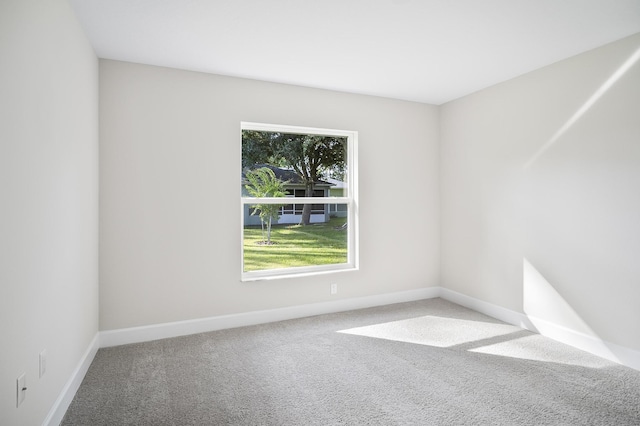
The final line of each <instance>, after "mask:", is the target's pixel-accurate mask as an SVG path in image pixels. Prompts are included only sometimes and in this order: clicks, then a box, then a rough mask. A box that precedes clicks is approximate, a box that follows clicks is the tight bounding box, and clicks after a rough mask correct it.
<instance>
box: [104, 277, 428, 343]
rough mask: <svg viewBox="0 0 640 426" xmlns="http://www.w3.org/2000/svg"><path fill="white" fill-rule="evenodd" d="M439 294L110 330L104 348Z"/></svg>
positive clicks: (418, 293) (386, 296)
mask: <svg viewBox="0 0 640 426" xmlns="http://www.w3.org/2000/svg"><path fill="white" fill-rule="evenodd" d="M439 295H440V288H439V287H426V288H420V289H416V290H407V291H401V292H397V293H388V294H380V295H374V296H364V297H356V298H350V299H337V300H335V301H330V302H321V303H312V304H307V305H299V306H291V307H286V308H279V309H270V310H263V311H253V312H246V313H241V314H232V315H221V316H216V317H209V318H201V319H195V320H187V321H177V322H170V323H163V324H154V325H148V326H142V327H132V328H123V329H118V330H107V331H102V332H100V347H102V348H104V347H109V346H117V345H125V344H129V343H139V342H148V341H151V340H157V339H166V338H169V337H177V336H185V335H188V334H196V333H204V332H208V331H215V330H223V329H227V328H235V327H243V326H247V325H256V324H265V323H269V322H275V321H284V320H288V319H295V318H302V317H308V316H313V315H322V314H329V313H334V312H343V311H350V310H354V309H362V308H370V307H374V306H381V305H389V304H392V303H402V302H411V301H415V300H422V299H430V298H434V297H438V296H439Z"/></svg>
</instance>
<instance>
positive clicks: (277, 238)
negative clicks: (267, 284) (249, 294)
mask: <svg viewBox="0 0 640 426" xmlns="http://www.w3.org/2000/svg"><path fill="white" fill-rule="evenodd" d="M345 222H346V218H333V219H331V220H330V221H329V222H328V223H318V224H312V225H307V226H302V225H275V226H273V227H272V229H271V242H272V243H273V244H272V245H264V244H260V242H261V241H262V230H261V229H260V226H247V227H245V228H244V271H245V272H250V271H259V270H263V269H275V268H290V267H294V266H310V265H331V264H336V263H346V262H347V231H346V230H339V229H336V228H338V227H340V226H341V225H343V224H344V223H345Z"/></svg>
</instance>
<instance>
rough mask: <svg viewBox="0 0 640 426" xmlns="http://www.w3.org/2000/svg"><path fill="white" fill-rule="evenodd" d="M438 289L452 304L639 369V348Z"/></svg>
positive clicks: (441, 295) (444, 289)
mask: <svg viewBox="0 0 640 426" xmlns="http://www.w3.org/2000/svg"><path fill="white" fill-rule="evenodd" d="M439 291H440V297H442V298H443V299H445V300H448V301H450V302H452V303H455V304H458V305H460V306H464V307H466V308H469V309H473V310H474V311H477V312H480V313H483V314H485V315H488V316H490V317H492V318H496V319H499V320H500V321H504V322H506V323H508V324H512V325H516V326H518V327H522V328H525V329H527V330H531V331H533V332H536V333H539V334H541V335H543V336H545V337H549V338H551V339H553V340H557V341H559V342H561V343H564V344H567V345H569V346H573V347H575V348H578V349H581V350H583V351H585V352H589V353H591V354H593V355H596V356H599V357H601V358H605V359H608V360H610V361H613V362H616V363H619V364H622V365H624V366H627V367H630V368H633V369H636V370H640V351H636V350H634V349H631V348H627V347H624V346H620V345H617V344H615V343H611V342H607V341H605V340H602V339H599V338H597V337H595V336H590V335H588V334H584V333H581V332H579V331H576V330H572V329H570V328H567V327H564V326H561V325H559V324H555V323H552V322H549V321H547V320H543V319H540V318H536V317H533V316H529V315H526V314H522V313H520V312H516V311H512V310H510V309H506V308H503V307H501V306H498V305H494V304H492V303H488V302H484V301H482V300H479V299H475V298H473V297H470V296H467V295H464V294H461V293H458V292H455V291H452V290H449V289H446V288H442V287H440V288H439Z"/></svg>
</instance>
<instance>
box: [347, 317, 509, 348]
mask: <svg viewBox="0 0 640 426" xmlns="http://www.w3.org/2000/svg"><path fill="white" fill-rule="evenodd" d="M520 330H521V329H520V328H518V327H515V326H513V325H508V324H499V323H486V322H484V323H483V322H478V321H470V320H463V319H457V318H445V317H438V316H431V315H426V316H423V317H417V318H410V319H406V320H400V321H392V322H387V323H382V324H374V325H368V326H365V327H356V328H350V329H347V330H341V331H339V333H344V334H353V335H357V336H366V337H374V338H377V339H386V340H394V341H398V342H405V343H415V344H418V345H428V346H435V347H439V348H448V347H451V346H456V345H463V344H465V343H471V342H475V341H478V340H485V339H491V338H495V337H498V336H504V335H508V334H511V333H514V332H518V331H520Z"/></svg>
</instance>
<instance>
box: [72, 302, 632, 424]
mask: <svg viewBox="0 0 640 426" xmlns="http://www.w3.org/2000/svg"><path fill="white" fill-rule="evenodd" d="M62 424H63V425H67V426H70V425H83V426H86V425H536V426H539V425H616V426H621V425H640V371H636V370H633V369H630V368H627V367H623V366H620V365H618V364H615V363H612V362H609V361H606V360H603V359H600V358H598V357H594V356H592V355H590V354H587V353H585V352H582V351H579V350H577V349H574V348H572V347H569V346H566V345H563V344H561V343H558V342H555V341H553V340H550V339H547V338H544V337H542V336H540V335H537V334H533V333H530V332H528V331H525V330H522V329H520V328H517V327H514V326H511V325H507V324H504V323H502V322H499V321H497V320H495V319H492V318H490V317H487V316H485V315H482V314H479V313H477V312H474V311H471V310H468V309H465V308H462V307H460V306H458V305H455V304H452V303H449V302H447V301H444V300H442V299H430V300H424V301H419V302H410V303H402V304H396V305H389V306H383V307H377V308H370V309H363V310H357V311H350V312H344V313H338V314H329V315H321V316H315V317H309V318H303V319H297V320H290V321H283V322H277V323H271V324H264V325H258V326H251V327H242V328H236V329H230V330H222V331H215V332H210V333H203V334H197V335H191V336H185V337H178V338H173V339H165V340H158V341H153V342H147V343H139V344H133V345H125V346H119V347H113V348H104V349H100V350H99V351H98V353H97V355H96V357H95V359H94V361H93V363H92V365H91V367H90V369H89V371H88V373H87V375H86V377H85V379H84V381H83V383H82V385H81V387H80V389H79V390H78V392H77V394H76V396H75V398H74V400H73V402H72V403H71V406H70V407H69V409H68V411H67V413H66V415H65V418H64V420H63V422H62Z"/></svg>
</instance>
